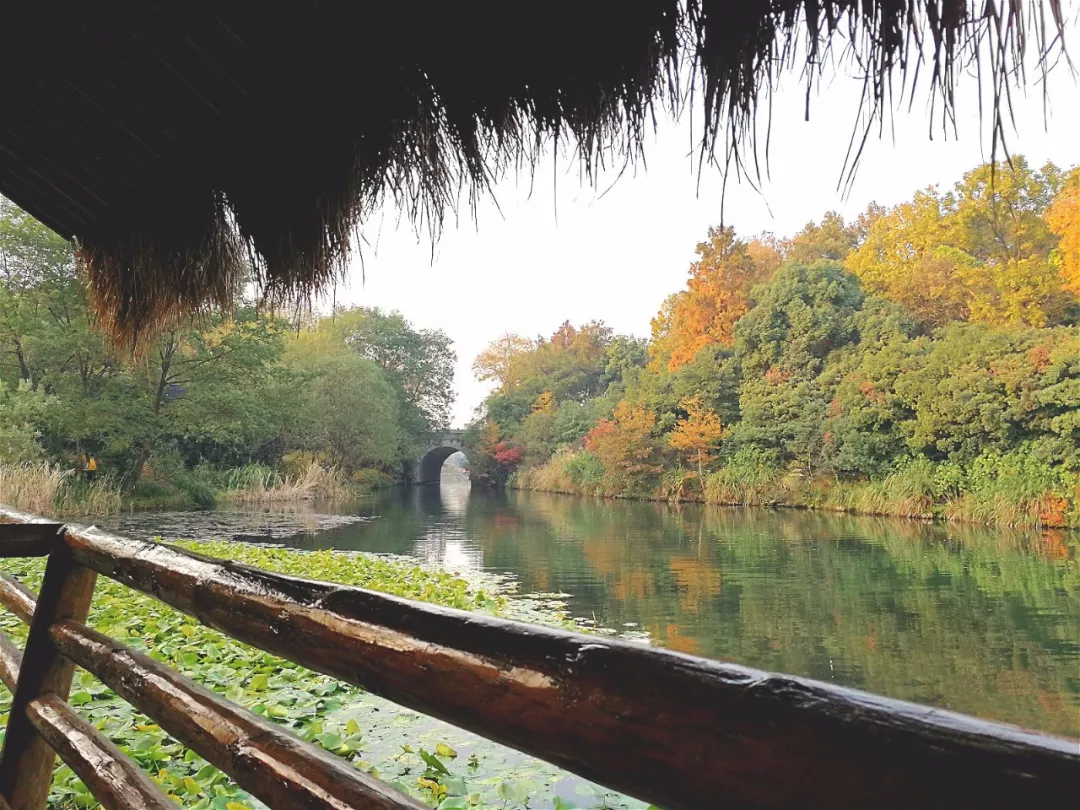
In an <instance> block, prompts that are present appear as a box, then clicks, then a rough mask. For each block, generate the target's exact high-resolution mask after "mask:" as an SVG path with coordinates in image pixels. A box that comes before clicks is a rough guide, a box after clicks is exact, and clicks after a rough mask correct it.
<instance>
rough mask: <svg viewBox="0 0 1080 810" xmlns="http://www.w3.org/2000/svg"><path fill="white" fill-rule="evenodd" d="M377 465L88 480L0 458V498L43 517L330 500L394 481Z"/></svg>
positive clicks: (185, 472)
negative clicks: (128, 482) (128, 483)
mask: <svg viewBox="0 0 1080 810" xmlns="http://www.w3.org/2000/svg"><path fill="white" fill-rule="evenodd" d="M393 483H394V482H393V479H392V478H391V477H390V476H388V475H386V474H385V473H382V472H380V471H377V470H361V471H360V472H358V473H355V474H353V475H352V476H347V475H345V473H344V472H342V471H341V470H339V469H337V468H333V467H325V466H323V465H322V464H319V463H318V462H316V461H311V462H309V463H308V464H306V465H304V466H303V467H301V468H300V469H299V471H298V472H296V473H295V474H292V475H289V474H283V473H280V472H278V471H277V470H274V469H272V468H270V467H266V466H263V465H259V464H250V465H247V466H244V467H239V468H235V469H231V470H216V469H209V468H197V469H195V470H181V471H178V472H176V473H174V474H172V475H170V476H168V477H158V478H151V479H146V480H143V481H141V482H140V483H139V484H138V485H136V486H135V487H134V488H130V487H125V486H124V485H123V484H122V483H121V482H120V481H119V480H118V479H117V478H116V477H114V476H109V475H104V476H101V477H98V478H96V479H93V480H87V479H86V478H85V477H84V476H83V475H81V474H80V473H79V472H78V471H77V470H72V469H63V468H61V467H58V466H54V465H50V464H47V463H32V464H17V465H0V503H4V504H7V505H8V506H13V507H15V508H16V509H23V510H25V511H28V512H33V513H35V514H39V515H44V516H46V517H73V516H80V517H95V516H101V515H110V514H115V513H116V512H121V511H131V510H163V509H197V508H208V507H213V506H217V505H218V504H236V505H244V506H255V505H260V504H287V503H306V502H312V501H320V502H326V503H333V502H335V501H346V500H351V499H355V498H359V497H363V496H365V495H370V494H371V493H372V492H373V491H375V490H377V489H382V488H385V487H387V486H391V485H392V484H393Z"/></svg>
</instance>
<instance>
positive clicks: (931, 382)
mask: <svg viewBox="0 0 1080 810" xmlns="http://www.w3.org/2000/svg"><path fill="white" fill-rule="evenodd" d="M697 256H698V258H697V260H696V261H695V262H693V264H692V265H691V267H690V271H689V279H688V282H687V285H686V288H685V289H683V290H681V291H679V292H677V293H675V294H673V295H672V296H670V297H669V298H668V299H667V300H666V301H664V302H663V305H662V306H661V308H660V311H659V313H658V314H657V316H656V318H655V319H654V320H653V322H652V336H651V340H650V341H648V343H647V344H646V343H644V342H642V341H639V340H636V339H634V338H632V337H628V336H617V335H614V334H612V331H611V330H610V329H608V328H607V327H605V326H604V325H603V324H602V323H599V322H593V323H589V324H585V325H584V326H581V327H574V326H573V325H571V324H570V323H564V324H563V325H562V326H560V327H559V329H558V330H557V331H556V332H555V333H554V334H553V335H552V336H551V337H550V338H543V337H541V338H537V339H536V340H531V339H526V338H523V337H521V336H518V335H504V336H503V337H501V338H500V339H498V340H497V341H495V342H493V343H492V344H491V346H490V347H489V348H488V349H487V350H486V351H485V352H484V353H483V354H481V355H480V357H478V358H477V361H476V364H475V366H474V370H475V372H476V374H477V376H478V377H479V378H480V379H483V380H490V381H493V382H494V383H495V384H496V387H495V389H494V391H493V392H492V393H491V395H490V396H489V397H488V398H487V399H486V401H485V402H484V404H483V406H482V408H481V413H480V416H479V418H478V419H477V421H476V422H475V423H474V424H473V425H472V427H471V428H470V434H471V440H470V441H471V446H472V450H473V453H472V455H473V469H474V473H475V474H476V476H477V477H481V478H486V479H488V480H490V481H493V482H496V483H501V482H504V481H506V480H507V479H508V478H510V480H511V482H512V483H514V484H515V485H517V486H521V487H526V488H536V489H548V490H554V491H564V492H580V493H588V494H604V495H616V496H628V497H650V498H653V497H659V498H671V499H684V498H693V499H705V500H709V501H715V502H722V503H793V504H802V505H816V506H829V507H834V508H848V509H857V510H860V511H875V512H885V513H893V514H905V515H919V516H929V515H935V514H936V515H944V516H947V517H952V518H956V519H975V520H987V521H995V522H1006V523H1036V524H1050V525H1065V524H1075V523H1076V522H1077V520H1078V518H1080V515H1078V509H1080V497H1078V485H1080V478H1078V473H1080V331H1078V329H1077V322H1078V318H1080V299H1078V293H1080V169H1077V168H1074V169H1072V170H1071V171H1067V172H1066V171H1062V170H1060V169H1059V168H1057V167H1056V166H1053V165H1050V164H1048V165H1046V166H1044V167H1042V168H1041V169H1035V168H1033V167H1031V166H1030V165H1029V164H1028V163H1027V162H1026V161H1025V160H1024V159H1023V158H1022V157H1016V158H1014V159H1013V161H1012V163H1011V164H999V165H997V166H996V167H994V166H990V165H983V166H979V167H977V168H975V169H974V170H972V171H970V172H968V173H967V174H965V175H964V177H963V178H962V179H961V180H960V181H959V182H957V183H956V184H955V186H954V187H953V188H952V189H950V190H948V191H947V192H943V191H941V190H939V189H936V188H930V189H926V190H924V191H920V192H918V193H916V194H915V195H914V196H913V198H912V199H911V200H909V201H906V202H903V203H901V204H899V205H896V206H894V207H892V208H883V207H881V206H878V205H871V206H870V207H869V208H868V209H867V210H866V211H865V212H864V213H863V214H862V215H860V216H859V217H857V218H856V219H855V220H853V221H850V222H849V221H845V220H844V219H843V218H842V217H841V216H839V215H838V214H836V213H831V212H830V213H827V214H825V215H824V216H823V217H822V219H821V220H820V221H818V222H811V223H808V224H807V225H806V227H805V228H803V229H802V230H801V231H799V232H798V233H797V234H795V235H794V236H792V237H790V238H787V239H781V238H778V237H776V236H774V235H772V234H762V235H759V236H756V237H754V238H751V239H744V238H741V237H740V236H739V235H738V234H736V233H735V231H734V230H733V229H731V228H714V229H710V231H709V233H708V235H707V238H706V240H705V241H703V242H701V243H700V244H699V245H698V246H697ZM511 476H512V477H511Z"/></svg>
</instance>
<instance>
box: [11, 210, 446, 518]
mask: <svg viewBox="0 0 1080 810" xmlns="http://www.w3.org/2000/svg"><path fill="white" fill-rule="evenodd" d="M244 289H245V286H244V285H243V284H240V285H239V286H238V288H237V289H236V290H235V291H234V296H233V302H232V305H231V307H230V308H229V309H227V310H225V311H217V312H215V313H207V314H204V315H203V316H201V317H197V318H193V319H190V320H186V321H184V322H182V323H180V324H176V325H174V326H173V327H172V328H170V329H167V330H165V331H163V332H162V333H161V334H159V335H158V336H157V337H155V338H153V339H152V340H151V339H147V340H144V341H143V342H141V343H140V344H138V345H137V346H135V347H134V348H131V347H121V346H118V345H115V344H113V343H111V342H110V341H109V340H108V339H107V338H106V337H105V336H103V334H102V333H101V332H100V331H99V329H98V323H97V321H96V320H95V317H94V315H93V312H92V311H91V308H90V306H89V303H88V299H87V292H86V288H85V285H84V281H83V280H82V279H81V278H80V276H79V275H78V274H77V272H76V266H75V261H74V258H73V255H72V248H71V245H70V244H69V243H68V242H66V241H65V240H63V239H61V238H60V237H59V236H57V235H56V234H54V233H53V232H52V231H50V230H48V229H47V228H46V227H45V226H44V225H42V224H41V223H39V222H37V221H36V220H34V219H33V218H32V217H30V216H29V215H27V214H26V213H25V212H23V211H22V210H20V209H19V208H17V207H16V206H14V205H13V204H11V203H9V202H7V201H6V200H3V199H2V198H0V487H2V488H3V495H2V499H3V500H4V501H5V502H7V503H10V504H12V505H15V506H19V507H21V508H24V509H30V510H34V511H39V512H44V513H49V514H93V513H100V512H106V511H115V509H117V508H119V507H120V506H121V504H123V505H130V506H136V507H140V506H142V507H159V508H165V507H168V508H175V507H185V506H205V505H209V504H212V503H214V502H215V501H217V500H229V501H242V502H267V501H281V500H286V499H297V498H299V499H311V498H315V497H340V496H345V495H348V494H351V493H354V492H355V491H357V490H358V489H366V488H371V487H373V486H378V485H382V484H385V483H387V482H393V481H395V480H398V479H399V478H400V477H401V476H402V475H403V473H404V470H405V468H406V462H407V461H408V460H409V459H411V458H412V456H413V455H414V453H415V450H416V447H417V445H418V443H419V442H421V441H422V437H423V436H425V435H426V434H427V433H428V432H429V431H431V430H433V429H438V428H441V427H444V426H445V425H446V422H447V420H448V418H449V409H450V405H451V403H452V400H453V392H452V389H453V385H452V383H453V366H454V361H455V357H454V352H453V348H452V345H451V343H450V340H449V338H447V336H446V335H445V334H444V333H442V332H439V331H435V330H424V329H417V328H414V327H413V326H412V325H411V324H410V323H409V322H408V321H406V320H405V318H404V317H403V316H402V315H400V314H399V313H396V312H393V313H387V312H382V311H380V310H377V309H358V308H354V309H337V310H336V311H334V312H332V313H330V314H329V315H327V316H326V317H315V316H306V315H296V314H295V313H294V314H293V316H292V317H286V316H285V315H283V314H282V313H281V312H277V311H275V310H274V309H273V308H271V307H269V306H267V305H265V303H262V304H261V305H260V302H256V301H253V300H248V299H247V298H245V295H244ZM91 459H93V461H94V466H95V467H96V470H87V469H86V467H87V466H89V462H90V460H91Z"/></svg>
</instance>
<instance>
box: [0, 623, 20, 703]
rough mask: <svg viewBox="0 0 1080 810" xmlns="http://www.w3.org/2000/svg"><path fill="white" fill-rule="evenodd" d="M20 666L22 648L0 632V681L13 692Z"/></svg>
mask: <svg viewBox="0 0 1080 810" xmlns="http://www.w3.org/2000/svg"><path fill="white" fill-rule="evenodd" d="M21 666H22V650H20V649H19V648H18V647H17V646H16V645H15V642H14V641H12V640H11V639H10V638H8V637H7V634H6V633H0V682H3V684H4V686H6V687H7V688H8V690H10V691H11V692H12V694H14V692H15V684H16V683H18V680H19V668H20V667H21Z"/></svg>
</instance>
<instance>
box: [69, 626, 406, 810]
mask: <svg viewBox="0 0 1080 810" xmlns="http://www.w3.org/2000/svg"><path fill="white" fill-rule="evenodd" d="M50 635H51V637H52V640H53V643H54V644H55V645H56V647H57V649H59V650H60V652H61V653H63V654H64V655H65V656H66V657H67V658H69V659H70V660H72V661H74V662H75V663H76V664H78V665H79V666H80V667H82V668H83V669H85V670H87V671H89V672H92V673H93V674H94V675H96V676H97V677H98V678H100V679H101V681H102V682H103V683H105V684H106V685H107V686H109V687H110V688H111V689H112V690H113V691H114V692H116V694H118V695H119V696H120V697H122V698H123V699H124V700H126V701H127V702H128V703H130V704H131V705H132V706H134V707H135V708H137V709H138V710H139V711H141V712H143V713H144V714H146V715H147V716H149V717H151V718H152V719H153V720H155V721H156V722H157V723H158V724H159V725H160V726H161V727H162V728H163V729H165V730H166V731H167V732H169V734H171V735H172V736H173V737H175V738H176V739H177V740H179V741H180V742H182V743H183V744H184V745H186V746H187V747H188V748H191V749H192V750H193V751H195V752H196V753H198V754H200V755H201V756H202V757H203V758H204V759H206V760H207V761H208V762H210V763H211V764H213V765H215V766H217V767H218V768H220V769H221V770H223V771H224V772H225V773H227V774H229V775H230V776H231V777H233V779H235V780H236V783H237V784H238V785H240V787H242V788H244V789H245V790H246V791H248V792H249V793H251V794H252V795H253V796H255V797H257V798H259V799H261V800H262V801H263V802H265V803H266V804H267V805H268V806H270V807H276V808H292V807H300V808H307V809H309V810H314V809H315V808H326V810H331V809H333V810H340V809H341V808H367V809H368V810H426V808H427V805H424V804H421V803H420V802H418V801H415V800H414V799H412V798H410V797H408V796H406V795H404V794H402V793H399V792H398V791H397V790H395V789H394V788H392V787H390V786H389V785H387V784H386V783H385V782H381V781H379V780H378V779H375V778H374V777H371V776H368V775H367V774H366V773H364V772H363V771H360V770H358V769H357V768H356V767H354V766H353V765H351V764H349V763H348V762H347V761H345V760H344V759H341V758H340V757H337V756H334V755H333V754H330V753H327V752H326V751H323V750H322V749H320V748H316V747H315V746H313V745H311V744H310V743H306V742H304V741H303V740H301V739H299V738H298V737H296V736H295V735H293V734H290V733H289V732H287V731H286V730H285V729H283V728H281V726H278V725H276V724H274V723H272V722H270V721H268V720H264V719H263V718H261V717H259V716H258V715H255V714H252V713H251V712H249V711H247V710H246V709H242V708H240V707H239V706H236V705H234V704H232V703H230V702H229V701H226V700H224V699H222V698H220V697H218V696H217V695H215V694H214V693H213V692H210V691H208V690H206V689H204V688H202V687H201V686H197V685H196V684H193V683H192V682H191V681H189V680H187V679H186V678H184V677H183V676H181V675H179V674H178V673H176V672H174V671H173V670H171V669H169V668H168V667H166V666H164V665H162V664H159V663H158V662H157V661H154V660H153V659H152V658H150V657H148V656H146V655H143V654H141V653H137V652H135V651H134V650H131V649H128V648H127V647H125V646H123V645H122V644H118V643H117V642H115V641H113V640H112V639H110V638H108V637H107V636H103V635H102V634H101V633H98V632H95V631H93V630H90V629H88V628H87V627H85V626H83V625H81V624H78V623H75V622H60V623H57V624H54V625H53V626H52V628H51V631H50Z"/></svg>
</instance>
